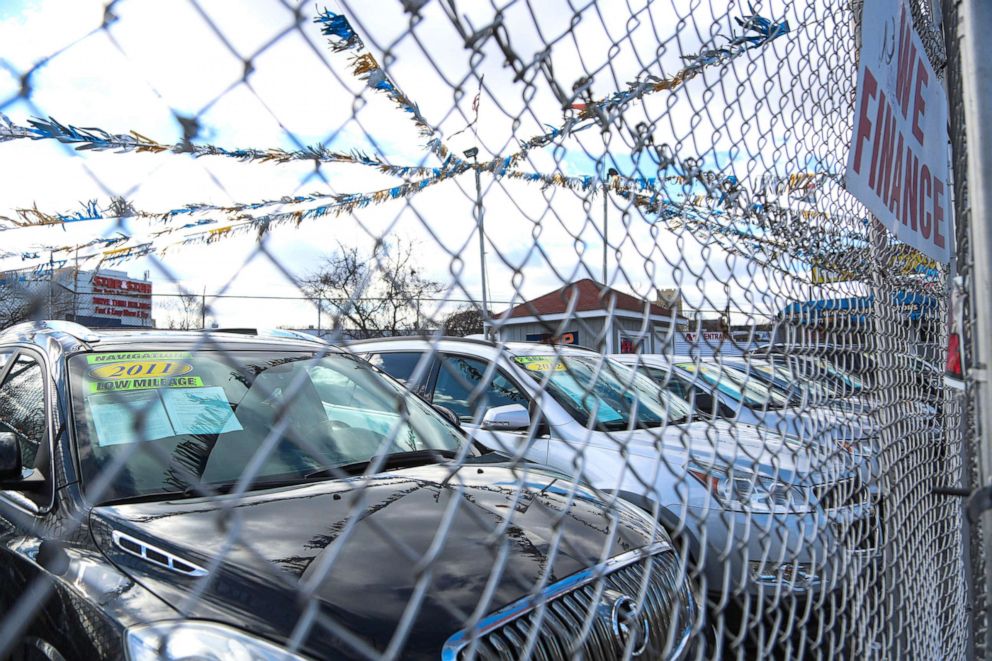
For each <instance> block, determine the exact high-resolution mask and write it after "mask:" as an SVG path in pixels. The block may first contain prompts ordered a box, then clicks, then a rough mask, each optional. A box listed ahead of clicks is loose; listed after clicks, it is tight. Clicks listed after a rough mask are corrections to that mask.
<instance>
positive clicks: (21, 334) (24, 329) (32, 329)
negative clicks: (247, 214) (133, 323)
mask: <svg viewBox="0 0 992 661" xmlns="http://www.w3.org/2000/svg"><path fill="white" fill-rule="evenodd" d="M0 343H9V344H14V345H33V346H34V347H35V348H36V349H40V350H41V351H43V352H44V353H46V354H47V355H49V357H50V358H52V359H55V358H58V357H59V356H61V355H67V354H75V353H90V352H94V353H95V352H104V351H123V350H130V351H134V350H135V349H136V348H140V349H141V350H148V351H154V350H179V349H187V350H195V349H198V350H204V351H209V350H211V349H218V348H221V349H225V350H245V349H251V350H269V351H313V350H314V349H317V348H321V349H323V350H324V351H328V352H335V353H337V352H341V349H340V348H338V347H334V346H332V345H329V344H327V343H325V342H322V341H321V340H319V339H317V338H314V340H313V341H310V340H305V339H301V338H290V337H273V336H267V335H247V334H244V333H226V332H216V331H212V330H205V331H204V330H196V331H176V330H164V329H155V328H120V329H104V328H100V329H92V328H87V327H85V326H82V325H79V324H73V323H69V322H60V321H36V322H26V323H22V324H16V325H14V326H11V327H9V328H7V329H4V330H3V331H0Z"/></svg>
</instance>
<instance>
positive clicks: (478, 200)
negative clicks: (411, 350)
mask: <svg viewBox="0 0 992 661" xmlns="http://www.w3.org/2000/svg"><path fill="white" fill-rule="evenodd" d="M465 156H466V157H468V158H471V159H472V162H473V163H474V164H475V166H476V167H475V225H476V227H477V228H478V230H479V268H480V271H481V274H482V334H483V335H485V336H486V337H487V338H488V337H489V328H488V326H487V323H488V322H489V297H488V294H487V288H486V232H485V225H484V224H483V210H482V180H481V175H480V173H479V167H478V165H479V148H478V147H472V148H471V149H466V150H465Z"/></svg>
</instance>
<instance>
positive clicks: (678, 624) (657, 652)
mask: <svg viewBox="0 0 992 661" xmlns="http://www.w3.org/2000/svg"><path fill="white" fill-rule="evenodd" d="M625 555H628V556H631V557H630V558H626V559H625V561H621V562H616V561H617V560H620V559H619V558H615V559H614V563H613V566H611V567H606V569H605V571H606V572H608V573H606V574H605V575H604V570H603V568H594V569H591V570H587V571H584V572H581V573H580V574H578V575H576V576H573V577H570V578H568V579H565V580H564V581H561V582H559V583H556V584H554V585H552V586H549V587H548V588H547V589H545V590H544V592H543V593H542V595H541V598H540V599H539V598H531V597H528V598H526V599H523V600H521V601H519V602H516V603H514V604H511V605H510V606H508V607H506V608H503V609H501V610H500V611H498V612H497V613H494V614H492V615H490V616H489V617H487V618H485V619H484V620H483V621H482V622H480V623H479V626H478V627H476V628H475V629H474V631H461V632H459V633H457V634H456V635H454V636H452V637H451V638H450V639H449V640H448V642H447V644H446V645H445V649H444V655H443V658H445V659H470V658H471V659H501V660H502V659H507V660H509V659H518V658H521V656H523V655H525V654H526V655H528V656H529V657H530V658H532V659H562V658H584V659H615V658H616V659H618V658H625V657H628V656H632V655H633V656H639V657H641V658H648V659H657V658H669V659H675V658H680V657H681V656H683V653H684V652H685V651H686V648H687V647H688V642H689V637H690V635H691V633H692V628H693V623H694V620H695V617H696V602H695V597H694V596H693V594H692V592H691V588H690V586H689V584H688V582H687V581H686V580H685V578H684V576H683V575H682V573H681V572H680V567H679V565H680V560H679V557H678V555H677V554H676V553H674V551H673V550H672V549H671V547H670V546H668V545H667V544H665V545H664V547H663V549H662V550H660V551H657V550H656V551H655V552H654V553H653V554H650V555H649V554H648V553H641V552H635V554H625ZM646 570H648V571H649V572H650V575H649V577H648V579H647V586H646V593H645V596H644V597H643V598H641V597H640V596H639V595H641V593H642V592H644V591H645V586H644V582H645V572H646ZM542 602H543V605H542ZM628 603H629V604H631V605H630V606H628ZM636 604H642V606H641V608H640V609H635V608H634V607H633V605H636ZM624 606H627V607H628V608H630V609H631V611H630V612H628V615H629V617H627V618H626V619H623V618H619V617H615V613H616V611H617V609H618V607H620V608H622V607H624ZM618 622H620V626H619V627H618ZM645 625H646V627H647V636H646V637H645V632H644V626H645ZM535 628H536V635H534V636H533V639H532V632H533V631H534V630H535ZM473 634H474V641H473ZM631 639H633V640H632V641H631Z"/></svg>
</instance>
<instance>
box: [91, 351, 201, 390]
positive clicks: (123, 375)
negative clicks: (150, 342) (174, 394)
mask: <svg viewBox="0 0 992 661" xmlns="http://www.w3.org/2000/svg"><path fill="white" fill-rule="evenodd" d="M191 358H192V354H190V353H189V352H187V351H139V352H133V351H132V352H127V353H100V354H92V355H89V356H87V357H86V362H87V363H88V364H89V365H91V367H90V368H89V369H88V370H87V371H86V377H87V382H88V383H87V390H88V392H90V393H104V392H119V391H127V390H149V389H156V388H202V387H203V380H202V379H201V378H200V377H198V376H195V375H190V372H192V371H193V365H192V363H190V362H189V360H190V359H191ZM187 375H188V376H187Z"/></svg>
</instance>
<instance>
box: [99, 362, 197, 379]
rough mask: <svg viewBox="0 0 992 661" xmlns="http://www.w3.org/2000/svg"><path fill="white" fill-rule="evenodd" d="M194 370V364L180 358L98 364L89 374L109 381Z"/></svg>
mask: <svg viewBox="0 0 992 661" xmlns="http://www.w3.org/2000/svg"><path fill="white" fill-rule="evenodd" d="M192 371H193V366H192V365H190V364H189V363H184V362H182V361H179V360H130V361H125V362H122V363H105V364H103V365H97V366H96V367H92V368H90V371H89V376H90V377H91V378H94V379H99V380H100V381H108V380H112V379H128V378H136V377H143V376H182V375H183V374H189V373H190V372H192Z"/></svg>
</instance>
